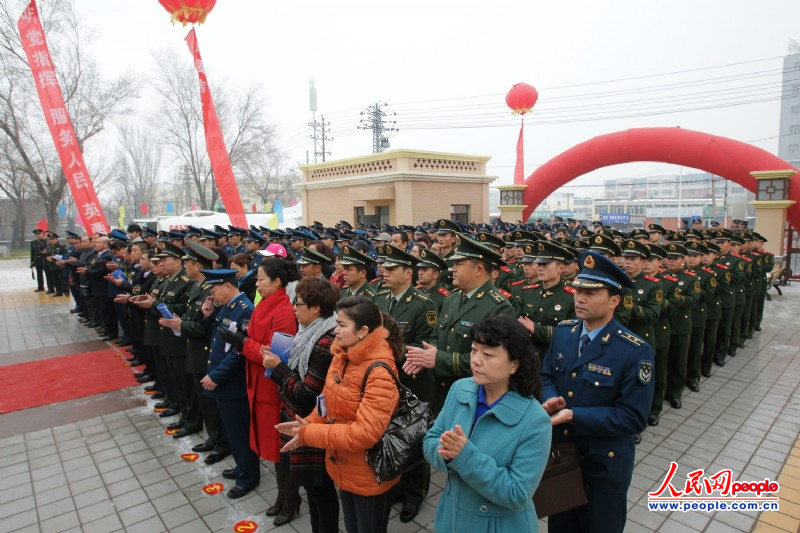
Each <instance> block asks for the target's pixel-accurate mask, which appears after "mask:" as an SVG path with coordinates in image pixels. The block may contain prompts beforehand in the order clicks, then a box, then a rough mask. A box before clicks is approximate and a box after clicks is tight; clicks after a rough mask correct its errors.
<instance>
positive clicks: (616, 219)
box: [600, 213, 631, 224]
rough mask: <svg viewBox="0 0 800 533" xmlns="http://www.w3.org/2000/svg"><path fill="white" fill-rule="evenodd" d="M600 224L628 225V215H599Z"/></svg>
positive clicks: (629, 216)
mask: <svg viewBox="0 0 800 533" xmlns="http://www.w3.org/2000/svg"><path fill="white" fill-rule="evenodd" d="M600 222H602V223H604V224H605V223H608V224H630V222H631V215H630V213H600Z"/></svg>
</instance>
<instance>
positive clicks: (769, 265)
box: [751, 233, 775, 331]
mask: <svg viewBox="0 0 800 533" xmlns="http://www.w3.org/2000/svg"><path fill="white" fill-rule="evenodd" d="M753 237H754V238H755V246H756V249H757V250H758V252H759V253H761V254H762V256H763V261H764V263H763V264H764V270H763V275H762V276H761V292H760V293H759V294H758V295H757V296H756V298H757V300H758V303H757V306H756V314H755V317H753V318H752V320H751V322H752V326H753V331H761V318H762V317H763V316H764V299H765V298H766V297H767V289H769V281H768V280H767V276H768V275H769V274H770V273H771V272H772V269H773V268H774V267H775V254H773V253H771V252H768V251H766V250H765V249H764V243H765V242H767V239H765V238H764V236H763V235H761V234H760V233H753Z"/></svg>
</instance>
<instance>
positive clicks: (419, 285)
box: [414, 283, 422, 290]
mask: <svg viewBox="0 0 800 533" xmlns="http://www.w3.org/2000/svg"><path fill="white" fill-rule="evenodd" d="M414 288H415V289H419V290H422V283H417V284H416V285H414Z"/></svg>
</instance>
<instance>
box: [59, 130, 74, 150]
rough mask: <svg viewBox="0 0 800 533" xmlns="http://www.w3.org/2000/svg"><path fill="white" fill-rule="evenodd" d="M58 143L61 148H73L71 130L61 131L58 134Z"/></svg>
mask: <svg viewBox="0 0 800 533" xmlns="http://www.w3.org/2000/svg"><path fill="white" fill-rule="evenodd" d="M58 142H59V144H60V145H61V148H66V147H67V146H72V132H71V131H70V130H61V131H59V132H58Z"/></svg>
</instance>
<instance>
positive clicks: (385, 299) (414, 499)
mask: <svg viewBox="0 0 800 533" xmlns="http://www.w3.org/2000/svg"><path fill="white" fill-rule="evenodd" d="M377 252H378V255H379V256H380V257H382V258H385V261H384V263H383V267H384V268H387V269H390V268H395V267H401V268H414V265H415V264H416V263H417V258H416V257H414V256H413V255H411V254H408V253H406V252H404V251H403V250H400V249H399V248H396V247H394V246H392V245H390V244H387V245H384V246H379V247H378V249H377ZM375 305H377V306H378V309H380V310H381V311H383V312H384V313H387V314H389V315H391V316H392V317H393V318H394V319H395V320H396V321H397V325H398V326H399V327H400V331H401V332H402V334H403V344H404V345H405V346H416V347H418V348H422V347H423V345H422V343H423V342H427V343H432V342H434V336H435V329H434V326H436V322H437V320H438V311H437V309H436V304H434V303H433V301H432V300H431V299H430V298H428V296H427V295H425V293H423V292H422V291H419V290H417V289H415V288H414V287H411V286H408V287H406V289H405V290H404V291H403V292H401V293H400V294H397V295H395V294H394V293H393V292H392V291H391V290H390V289H386V290H384V291H382V292H380V293H378V295H377V296H376V297H375ZM398 373H399V377H400V381H401V382H402V383H403V384H404V385H405V386H406V387H408V388H409V389H411V392H413V393H414V394H415V395H416V396H417V398H419V399H420V400H422V401H424V402H433V400H434V398H435V396H436V388H435V385H434V369H432V368H425V369H422V370H421V371H420V372H418V373H417V374H415V375H413V376H410V375H408V374H406V373H405V372H404V371H403V369H402V367H399V368H398ZM430 476H431V471H430V466H429V464H428V463H427V462H425V461H423V462H422V463H420V464H419V465H417V466H415V467H414V468H412V469H410V470H409V471H407V472H405V473H403V476H402V478H401V479H400V483H398V488H397V491H398V494H400V495H402V498H403V500H404V504H405V505H406V506H411V507H412V508H414V509H416V511H418V510H419V506H420V504H421V503H422V501H423V500H424V499H425V496H426V495H427V493H428V485H429V484H430ZM416 511H411V510H409V512H410V513H413V514H414V515H415V514H416Z"/></svg>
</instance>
